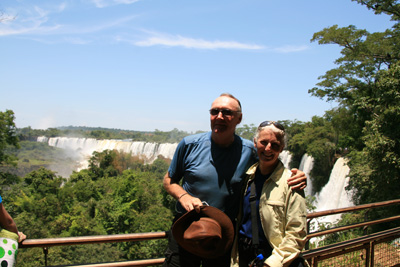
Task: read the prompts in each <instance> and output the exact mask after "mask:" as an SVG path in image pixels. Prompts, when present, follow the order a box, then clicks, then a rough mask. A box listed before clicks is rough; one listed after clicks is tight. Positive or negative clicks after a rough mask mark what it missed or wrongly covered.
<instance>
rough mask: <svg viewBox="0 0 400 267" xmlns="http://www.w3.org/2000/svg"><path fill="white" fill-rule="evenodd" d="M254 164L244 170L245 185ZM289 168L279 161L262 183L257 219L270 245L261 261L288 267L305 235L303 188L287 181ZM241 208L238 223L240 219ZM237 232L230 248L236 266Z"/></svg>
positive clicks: (253, 171) (300, 247)
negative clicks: (297, 189)
mask: <svg viewBox="0 0 400 267" xmlns="http://www.w3.org/2000/svg"><path fill="white" fill-rule="evenodd" d="M257 167H258V163H256V164H254V165H253V166H251V167H250V168H249V169H248V170H247V172H246V175H247V177H246V181H247V182H246V188H245V191H244V192H246V190H247V187H248V186H249V181H251V180H253V179H254V176H255V173H256V169H257ZM290 176H291V171H290V170H288V169H285V167H284V166H283V164H282V162H280V161H279V163H278V165H277V167H276V168H275V170H274V172H273V173H272V174H271V176H270V178H269V179H268V180H267V181H266V182H265V184H264V185H263V188H262V191H261V197H260V210H259V212H260V218H261V225H262V228H263V230H264V233H265V236H266V237H267V239H268V240H269V243H270V245H271V247H272V248H273V251H272V254H271V256H270V257H268V258H267V259H266V260H265V263H266V264H268V265H269V266H271V267H278V266H279V267H281V266H289V264H290V262H291V261H292V260H293V259H295V258H296V257H297V256H298V255H299V254H300V252H301V250H302V249H303V247H304V245H305V243H306V237H307V231H306V229H307V221H306V215H307V209H306V202H305V198H304V192H303V190H299V191H296V190H292V189H291V188H290V186H289V185H288V184H287V179H288V178H289V177H290ZM242 202H243V198H242V201H241V207H240V212H239V217H238V222H240V221H241V218H242V213H243V211H242V210H243V208H242ZM238 231H239V225H238V226H237V229H236V237H235V240H234V243H233V248H232V258H231V266H239V255H238V240H237V237H238Z"/></svg>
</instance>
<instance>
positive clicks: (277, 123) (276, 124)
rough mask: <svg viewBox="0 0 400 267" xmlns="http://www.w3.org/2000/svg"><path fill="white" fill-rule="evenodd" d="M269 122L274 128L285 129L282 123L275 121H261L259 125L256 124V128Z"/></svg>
mask: <svg viewBox="0 0 400 267" xmlns="http://www.w3.org/2000/svg"><path fill="white" fill-rule="evenodd" d="M271 124H272V125H274V126H275V127H276V128H278V129H279V130H282V131H285V127H283V125H282V124H280V123H279V122H276V121H263V122H262V123H260V126H258V128H260V127H265V126H268V125H271Z"/></svg>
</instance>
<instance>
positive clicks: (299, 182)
mask: <svg viewBox="0 0 400 267" xmlns="http://www.w3.org/2000/svg"><path fill="white" fill-rule="evenodd" d="M291 172H292V177H290V178H289V179H288V185H289V186H290V187H291V188H292V189H293V190H298V189H300V190H304V188H306V187H307V176H306V174H305V173H304V172H302V171H300V170H298V169H291Z"/></svg>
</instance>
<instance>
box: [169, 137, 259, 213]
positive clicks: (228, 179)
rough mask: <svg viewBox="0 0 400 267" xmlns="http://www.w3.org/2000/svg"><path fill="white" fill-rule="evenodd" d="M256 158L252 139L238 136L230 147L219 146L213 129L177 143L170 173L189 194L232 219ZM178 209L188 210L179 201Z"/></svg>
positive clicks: (180, 210) (181, 210)
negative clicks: (213, 134) (245, 176)
mask: <svg viewBox="0 0 400 267" xmlns="http://www.w3.org/2000/svg"><path fill="white" fill-rule="evenodd" d="M255 161H256V152H255V150H254V145H253V143H252V142H251V141H249V140H246V139H243V138H241V137H239V136H237V135H235V138H234V142H233V143H232V144H231V145H230V146H229V147H220V146H218V145H217V144H215V143H214V142H213V141H212V139H211V132H208V133H201V134H195V135H191V136H187V137H185V138H184V139H183V140H182V141H181V142H180V143H179V144H178V146H177V149H176V151H175V154H174V157H173V159H172V162H171V165H170V167H169V169H168V172H169V175H170V177H171V178H172V180H173V181H174V182H177V183H178V182H180V181H181V180H182V187H183V188H184V189H185V190H186V192H188V193H189V194H190V195H192V196H194V197H197V198H199V199H200V200H201V201H205V202H207V203H208V204H209V205H210V206H213V207H216V208H218V209H220V210H222V211H224V212H225V213H226V214H227V215H228V216H229V217H230V218H231V220H232V221H233V220H234V219H235V218H236V216H237V213H238V208H239V202H240V194H241V189H242V185H243V183H242V181H243V178H244V174H245V172H246V171H247V169H248V168H249V167H250V166H251V165H252V164H253V163H254V162H255ZM176 208H177V211H178V212H181V213H184V212H185V209H184V208H183V207H182V206H181V205H180V203H179V201H178V202H177V206H176Z"/></svg>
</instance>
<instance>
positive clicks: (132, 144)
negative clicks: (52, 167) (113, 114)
mask: <svg viewBox="0 0 400 267" xmlns="http://www.w3.org/2000/svg"><path fill="white" fill-rule="evenodd" d="M37 141H38V142H45V143H48V145H49V146H54V147H58V148H62V149H65V150H69V151H70V152H73V153H76V154H79V157H80V167H79V169H84V168H87V166H88V160H89V158H90V157H91V156H92V154H93V152H94V151H97V152H101V151H104V150H118V151H120V152H125V153H130V154H131V155H133V156H137V157H139V158H140V159H143V160H144V162H145V163H152V162H153V161H154V160H156V159H157V157H158V156H163V157H164V158H167V159H172V157H173V155H174V152H175V149H176V147H177V145H178V144H177V143H163V144H158V143H147V142H141V141H130V140H97V139H94V138H73V137H51V138H47V137H44V136H41V137H38V138H37Z"/></svg>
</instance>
